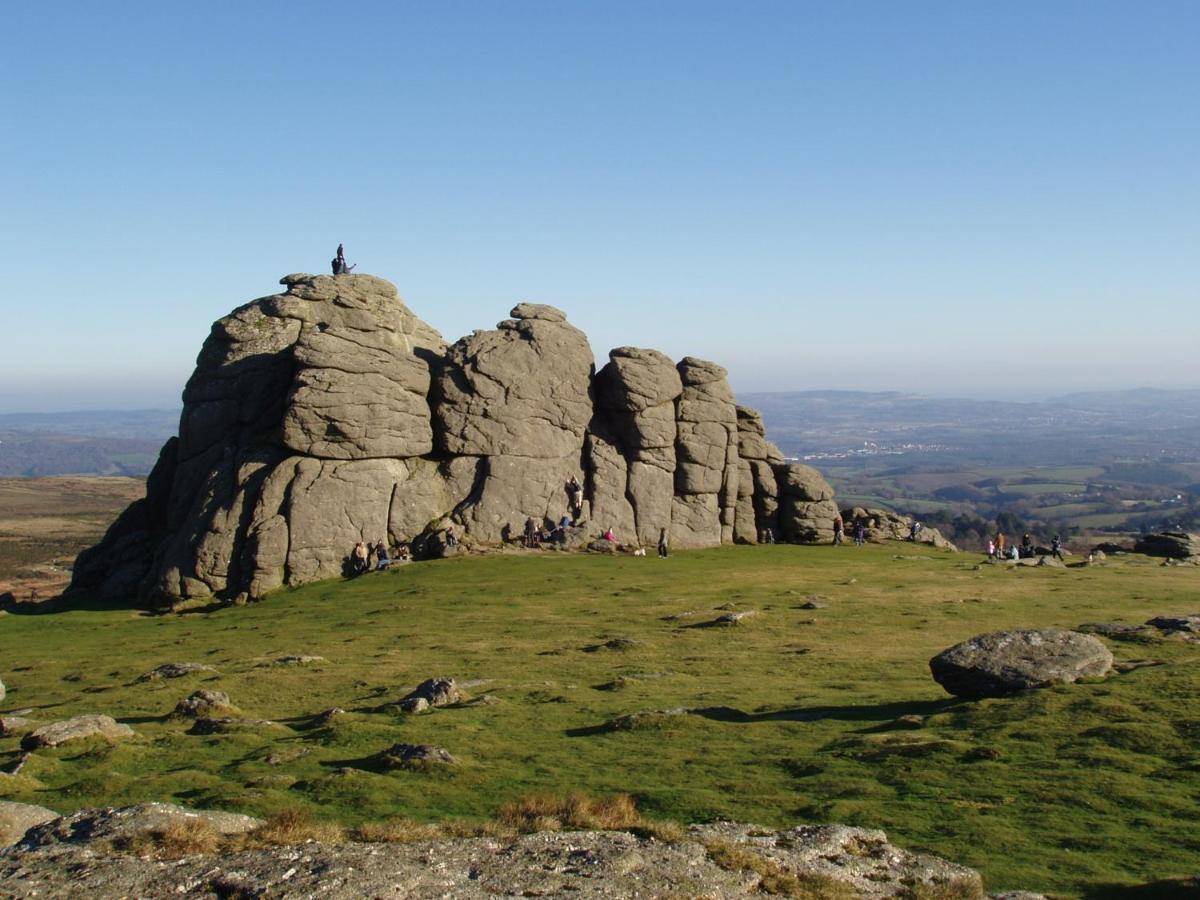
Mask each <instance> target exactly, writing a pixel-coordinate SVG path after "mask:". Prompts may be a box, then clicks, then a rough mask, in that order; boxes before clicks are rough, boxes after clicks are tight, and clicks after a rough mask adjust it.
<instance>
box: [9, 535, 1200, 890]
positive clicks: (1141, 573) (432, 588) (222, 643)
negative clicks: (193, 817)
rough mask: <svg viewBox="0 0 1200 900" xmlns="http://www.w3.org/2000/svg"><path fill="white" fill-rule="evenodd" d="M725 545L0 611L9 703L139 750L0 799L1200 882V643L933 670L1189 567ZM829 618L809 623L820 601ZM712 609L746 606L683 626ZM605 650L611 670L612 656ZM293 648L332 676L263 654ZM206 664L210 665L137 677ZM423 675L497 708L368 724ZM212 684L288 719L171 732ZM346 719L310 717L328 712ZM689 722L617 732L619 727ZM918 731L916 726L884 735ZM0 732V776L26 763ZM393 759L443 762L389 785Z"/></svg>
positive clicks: (1164, 605) (1167, 580)
mask: <svg viewBox="0 0 1200 900" xmlns="http://www.w3.org/2000/svg"><path fill="white" fill-rule="evenodd" d="M898 553H899V554H903V553H904V549H903V548H902V547H900V546H899V545H895V546H882V547H867V548H861V549H859V548H853V547H842V548H833V547H790V546H782V545H781V546H773V547H737V548H722V549H719V550H711V551H701V552H693V553H677V554H675V555H674V556H672V557H671V559H670V560H667V561H661V560H658V559H656V558H653V557H651V558H647V559H635V558H632V557H622V558H615V559H610V558H599V557H586V556H566V555H556V554H555V555H552V554H528V555H503V556H495V557H490V558H476V559H454V560H448V561H444V562H435V563H421V564H415V565H411V566H408V567H405V568H403V569H400V570H398V571H394V572H389V573H385V574H379V575H375V574H373V575H370V576H367V577H364V578H361V579H358V580H356V581H353V582H348V583H338V582H327V583H322V584H316V585H309V586H307V587H304V588H300V589H296V590H290V591H284V592H281V593H279V594H277V595H275V596H273V597H271V598H270V599H268V600H267V601H265V602H263V603H260V604H256V605H252V606H249V607H245V608H231V609H221V610H215V611H210V612H191V613H186V614H180V615H172V616H164V617H152V616H147V615H142V614H139V613H137V612H134V611H130V610H98V611H76V612H70V613H60V614H54V615H44V616H12V615H10V616H5V617H0V665H2V666H3V671H2V673H0V674H2V676H3V679H4V682H5V684H6V685H7V686H8V688H9V696H8V698H7V699H6V700H5V701H4V702H3V704H2V706H3V707H4V708H5V709H7V710H12V709H17V708H23V707H32V708H33V710H34V711H33V712H32V713H31V715H32V716H33V717H35V718H37V719H39V720H41V721H51V720H54V719H58V718H64V717H66V716H69V715H75V714H79V713H85V712H102V713H108V714H110V715H113V716H115V717H117V718H118V719H120V720H122V721H125V722H126V723H128V724H130V725H132V726H133V727H134V729H135V730H136V731H137V737H136V738H134V739H132V740H130V741H127V742H124V743H118V744H112V745H110V744H107V743H104V742H89V743H85V744H83V745H82V746H72V745H67V746H64V747H61V748H58V749H54V750H42V751H38V752H37V753H36V754H34V755H33V757H32V758H31V759H30V760H29V761H28V762H27V763H26V764H25V767H24V768H23V770H22V771H21V774H20V775H19V776H17V777H0V796H3V797H5V798H7V799H13V800H19V801H22V802H31V803H39V804H43V805H46V806H50V807H51V808H54V809H58V810H62V811H70V810H73V809H75V808H78V807H81V806H88V805H102V804H103V805H117V804H126V803H133V802H137V801H143V800H175V801H177V802H181V803H184V804H189V805H193V806H200V807H214V808H221V809H229V810H235V811H242V812H248V813H253V814H258V815H265V814H270V813H273V812H277V811H279V810H282V809H285V808H289V807H296V806H299V807H301V808H306V809H308V810H309V811H311V812H312V813H313V814H314V815H316V816H317V817H323V818H334V819H337V820H339V821H340V822H342V823H343V824H345V825H347V826H356V825H359V824H361V823H364V822H378V821H382V820H384V819H387V818H390V817H395V816H404V817H410V818H413V819H417V820H426V821H434V820H440V819H445V818H451V817H462V818H467V819H472V820H482V819H484V818H488V817H491V816H493V815H495V814H496V813H497V811H498V810H499V809H500V808H501V807H502V806H503V804H505V803H506V802H511V801H514V800H516V799H518V798H521V797H525V796H528V795H531V794H547V793H551V794H553V793H568V792H571V791H584V792H588V793H591V794H594V795H598V796H599V795H606V794H611V793H618V792H629V793H631V794H633V795H634V796H635V797H636V799H637V801H638V806H639V809H640V810H641V812H642V813H643V814H644V815H646V816H647V817H648V818H653V819H673V820H676V821H679V822H691V821H702V820H706V819H712V818H716V817H727V818H733V819H738V820H742V821H748V822H756V823H760V824H763V825H767V826H789V825H792V824H796V823H802V822H845V823H848V824H854V825H862V826H870V827H882V828H884V829H886V830H887V831H888V832H889V834H890V836H891V837H892V839H893V840H894V841H895V842H896V843H897V844H899V845H901V846H904V847H907V848H909V849H913V850H925V851H929V852H933V853H937V854H939V855H942V856H945V857H948V858H950V859H953V860H955V861H958V862H962V863H965V864H968V865H971V866H974V867H976V868H978V869H980V870H981V871H982V872H983V874H984V877H985V880H986V882H987V884H988V887H989V889H992V890H999V889H1004V888H1025V889H1030V890H1040V891H1053V892H1055V893H1058V894H1065V895H1084V894H1094V893H1095V892H1097V891H1100V890H1101V887H1102V886H1105V885H1117V886H1119V885H1123V884H1124V885H1128V884H1134V883H1139V882H1146V881H1151V880H1154V879H1159V878H1166V877H1169V876H1180V875H1190V874H1192V873H1194V872H1195V871H1196V870H1197V868H1200V832H1197V830H1196V828H1195V822H1196V821H1200V755H1198V754H1197V744H1198V742H1200V713H1197V709H1198V706H1197V702H1198V701H1200V647H1198V646H1196V645H1191V644H1186V643H1184V642H1181V641H1163V642H1161V643H1157V644H1154V645H1153V646H1148V645H1146V644H1138V643H1120V642H1113V643H1112V644H1111V645H1110V646H1112V648H1113V651H1114V653H1115V655H1116V656H1117V658H1118V659H1119V660H1120V659H1133V658H1145V657H1149V656H1153V657H1156V658H1159V659H1162V660H1165V662H1166V664H1165V665H1161V666H1156V667H1149V668H1140V669H1136V670H1134V671H1132V672H1129V673H1128V674H1124V675H1114V676H1111V677H1110V678H1108V679H1107V680H1105V681H1102V682H1097V683H1088V684H1079V685H1074V686H1070V687H1062V688H1055V689H1049V690H1043V691H1037V692H1031V693H1028V694H1024V695H1021V696H1016V697H1012V698H1009V699H1002V700H988V701H983V702H978V703H962V702H956V701H954V700H953V699H952V698H950V697H949V696H948V695H946V694H945V693H944V692H943V691H942V689H941V688H940V687H938V685H937V684H935V683H934V682H933V681H932V679H931V678H930V676H929V671H928V666H927V662H928V659H929V657H931V656H932V655H933V654H935V653H936V652H937V651H939V650H941V649H943V648H945V647H947V646H949V645H950V644H953V643H956V642H958V641H960V640H963V639H965V638H967V637H970V636H972V635H974V634H978V633H981V632H985V631H990V630H995V629H1000V628H1009V627H1034V626H1052V625H1053V626H1066V627H1071V626H1075V625H1077V624H1079V623H1081V622H1086V621H1104V620H1120V621H1127V622H1140V621H1143V620H1145V619H1146V618H1148V617H1150V616H1152V615H1156V614H1164V613H1172V612H1174V613H1184V612H1194V611H1196V610H1200V578H1198V577H1197V573H1196V570H1194V569H1186V568H1162V567H1158V566H1155V565H1153V564H1149V563H1148V562H1147V561H1144V560H1142V559H1140V558H1138V557H1129V558H1128V560H1123V561H1121V562H1117V561H1113V562H1112V563H1111V564H1110V565H1107V566H1104V567H1092V568H1076V569H1066V570H1061V569H1060V570H1056V569H1021V570H1017V571H1013V570H1009V569H1006V568H1001V567H991V566H984V567H982V568H979V569H977V568H976V566H975V563H976V559H977V558H976V557H975V556H973V555H969V554H949V553H942V552H939V551H932V550H928V549H925V548H922V555H923V556H928V557H931V558H930V559H927V560H922V559H911V558H908V559H895V558H894V556H895V555H896V554H898ZM813 594H815V595H819V597H820V598H821V602H823V603H824V604H825V608H822V609H815V610H812V609H801V608H800V607H801V604H803V603H804V602H805V601H806V600H807V599H808V597H809V595H813ZM724 608H736V609H755V610H758V611H759V614H758V615H757V616H754V617H750V618H748V619H746V620H744V624H742V625H739V626H737V627H733V628H717V627H694V626H697V625H702V624H703V623H705V622H707V621H710V620H712V619H714V618H715V617H716V616H717V615H719V614H720V612H721V611H722V610H723V609H724ZM614 638H627V639H629V640H632V641H634V642H635V643H633V644H632V646H630V647H628V648H627V649H624V650H614V649H608V648H605V647H603V646H602V645H603V644H604V642H606V641H609V640H611V639H614ZM284 654H315V655H320V656H323V657H325V658H326V661H325V662H323V663H317V664H313V665H308V666H301V667H283V666H274V665H270V664H269V660H270V659H272V658H274V657H277V656H281V655H284ZM173 661H194V662H203V663H208V664H210V665H213V666H216V667H217V669H218V672H217V673H216V674H213V673H208V674H207V675H199V676H190V677H188V678H184V679H178V680H174V681H159V682H142V683H139V682H137V681H136V680H135V679H136V678H137V676H139V675H141V674H142V673H144V672H146V671H148V670H149V669H151V668H152V667H154V666H155V665H158V664H160V663H164V662H173ZM433 675H451V676H454V677H456V678H458V679H459V680H460V681H461V680H469V679H487V682H486V683H485V684H482V685H479V686H476V687H472V688H470V689H469V693H470V694H472V695H473V696H476V697H478V696H479V695H481V694H485V693H486V694H489V695H491V696H492V697H493V698H494V699H495V702H494V703H484V704H477V705H467V706H463V707H460V708H453V709H442V710H436V711H434V712H432V713H428V714H421V715H417V716H410V717H405V716H403V715H397V714H393V713H391V712H388V711H386V710H383V709H381V707H382V706H383V704H384V703H386V702H389V701H394V700H396V699H398V698H400V697H401V696H403V695H404V694H405V693H406V692H407V691H408V690H410V689H411V688H412V687H414V686H415V685H416V684H417V683H418V682H419V681H421V680H423V679H424V678H426V677H429V676H433ZM198 687H209V688H219V689H221V690H224V691H226V692H228V693H229V695H230V697H231V699H232V701H233V703H235V704H236V705H237V706H239V707H240V708H241V709H242V710H243V712H244V713H245V714H246V715H247V716H250V717H255V718H266V719H271V720H273V721H275V722H277V723H279V725H278V727H276V728H272V729H266V730H263V731H261V732H255V731H250V732H240V733H236V734H224V735H210V736H193V735H189V734H187V733H186V732H187V728H188V723H187V722H180V721H176V720H171V719H168V718H166V716H167V714H168V713H170V711H171V710H172V708H173V707H174V706H175V704H176V702H178V700H180V699H181V698H182V697H184V696H186V695H187V694H188V693H190V692H191V691H192V690H194V689H196V688H198ZM331 706H340V707H343V708H344V709H346V710H347V714H346V715H345V716H342V717H338V718H335V719H333V720H332V722H331V724H327V725H321V724H317V723H316V722H315V721H314V717H315V716H316V714H318V713H320V712H321V711H322V710H324V709H326V708H328V707H331ZM672 707H691V708H695V709H700V710H702V712H700V713H698V714H690V715H677V716H658V717H648V718H643V719H640V720H635V721H634V722H633V723H625V724H626V727H622V728H615V729H613V728H606V727H605V725H606V723H609V722H611V721H613V720H614V719H616V718H617V717H619V716H622V715H625V714H629V713H633V712H639V711H650V710H656V709H666V708H672ZM910 714H916V715H920V716H924V717H925V720H924V723H923V725H921V726H920V727H916V728H913V727H906V724H905V723H898V722H897V721H896V720H897V719H898V717H900V716H903V715H910ZM18 740H19V739H18V738H14V737H9V738H2V739H0V767H3V768H4V769H5V770H7V769H9V768H10V767H11V765H12V764H14V763H15V762H16V761H17V760H18V759H19V751H18ZM398 741H406V742H410V743H432V744H436V745H438V746H442V747H445V748H446V749H448V750H449V751H450V752H451V753H453V754H454V755H455V756H456V757H457V758H458V759H459V761H460V763H459V765H457V766H454V767H451V768H448V769H445V770H437V769H431V770H426V771H417V770H407V769H388V768H385V767H383V766H380V765H379V764H377V763H376V762H375V761H374V760H373V759H372V757H373V756H374V755H375V754H377V753H379V752H380V751H382V750H384V749H386V748H387V747H389V746H390V745H391V744H393V743H395V742H398Z"/></svg>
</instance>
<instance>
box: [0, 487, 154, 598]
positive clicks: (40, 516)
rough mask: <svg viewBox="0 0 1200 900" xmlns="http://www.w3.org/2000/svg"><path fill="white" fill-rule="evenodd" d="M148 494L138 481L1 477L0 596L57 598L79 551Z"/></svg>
mask: <svg viewBox="0 0 1200 900" xmlns="http://www.w3.org/2000/svg"><path fill="white" fill-rule="evenodd" d="M145 493H146V482H145V480H144V479H142V478H125V477H120V476H113V477H103V476H86V475H60V476H54V477H49V478H0V594H3V593H5V592H8V591H11V592H12V593H13V594H14V595H15V596H16V597H17V599H18V600H25V599H27V598H28V597H29V595H30V592H31V591H34V590H36V591H37V592H38V594H40V595H41V596H42V597H43V598H45V597H49V596H51V595H53V594H57V593H58V592H60V591H61V590H62V589H63V588H64V587H66V585H67V582H68V581H69V580H70V577H71V572H70V569H71V565H72V564H73V562H74V560H75V557H76V556H77V555H78V553H79V551H80V550H82V549H84V548H85V547H90V546H91V545H93V544H95V543H96V542H97V541H98V540H99V539H100V537H101V535H103V534H104V532H105V530H106V529H107V528H108V526H109V525H110V524H111V523H112V521H113V519H115V518H116V517H117V515H118V514H119V513H120V511H121V510H123V509H124V508H125V507H126V506H128V505H129V504H130V503H132V502H133V501H134V500H136V499H138V498H139V497H142V496H143V495H144V494H145Z"/></svg>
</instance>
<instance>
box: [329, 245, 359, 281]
mask: <svg viewBox="0 0 1200 900" xmlns="http://www.w3.org/2000/svg"><path fill="white" fill-rule="evenodd" d="M330 265H331V266H332V267H333V274H334V275H349V274H350V273H351V272H353V271H354V266H348V265H346V252H345V250H343V249H342V245H341V244H338V248H337V255H336V256H335V257H334V258H333V260H332V262H330Z"/></svg>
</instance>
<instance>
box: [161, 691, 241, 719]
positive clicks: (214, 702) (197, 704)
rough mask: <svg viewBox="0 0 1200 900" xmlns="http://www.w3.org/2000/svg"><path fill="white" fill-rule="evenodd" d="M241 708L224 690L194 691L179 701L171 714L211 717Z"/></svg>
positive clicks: (193, 717) (229, 713) (227, 714)
mask: <svg viewBox="0 0 1200 900" xmlns="http://www.w3.org/2000/svg"><path fill="white" fill-rule="evenodd" d="M238 711H239V710H238V708H237V707H236V706H234V705H233V704H232V703H230V702H229V695H228V694H226V693H225V692H224V691H206V690H203V689H202V690H199V691H193V692H192V693H191V694H189V695H188V696H187V697H185V698H183V699H182V700H180V701H179V703H178V704H177V705H176V706H175V711H174V712H173V713H172V714H171V715H172V716H174V717H175V718H178V719H205V718H207V719H211V718H216V717H219V716H229V715H233V714H235V713H237V712H238Z"/></svg>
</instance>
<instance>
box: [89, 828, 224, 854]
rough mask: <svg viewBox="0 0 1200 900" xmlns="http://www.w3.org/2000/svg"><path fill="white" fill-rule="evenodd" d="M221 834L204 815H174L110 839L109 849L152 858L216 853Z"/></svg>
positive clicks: (219, 844)
mask: <svg viewBox="0 0 1200 900" xmlns="http://www.w3.org/2000/svg"><path fill="white" fill-rule="evenodd" d="M221 839H222V835H221V833H220V832H219V831H217V829H215V828H214V827H213V826H212V825H211V824H210V823H209V822H207V821H206V820H204V819H198V818H196V819H193V818H188V819H176V820H173V821H172V822H170V823H169V824H167V825H165V826H164V827H162V828H151V829H148V830H146V831H142V832H138V833H137V834H134V835H131V836H129V837H124V838H119V839H117V840H116V841H114V842H113V849H115V850H118V851H120V852H122V853H132V854H135V855H137V856H152V857H154V858H155V859H181V858H182V857H185V856H202V855H206V854H212V853H216V852H217V850H218V849H219V848H220V846H221Z"/></svg>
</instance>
